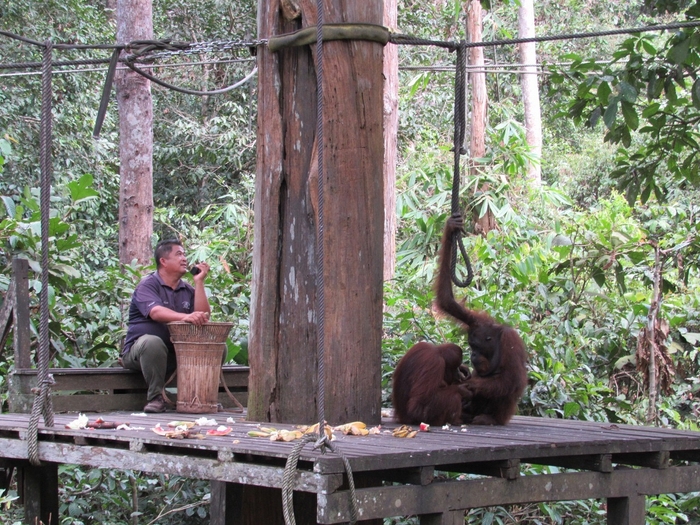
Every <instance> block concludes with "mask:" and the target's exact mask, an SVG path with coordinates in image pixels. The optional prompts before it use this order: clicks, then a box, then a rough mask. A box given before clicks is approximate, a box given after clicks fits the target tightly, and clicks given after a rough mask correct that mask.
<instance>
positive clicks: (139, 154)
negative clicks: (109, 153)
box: [115, 0, 153, 264]
mask: <svg viewBox="0 0 700 525" xmlns="http://www.w3.org/2000/svg"><path fill="white" fill-rule="evenodd" d="M152 38H153V17H152V6H151V0H117V42H119V43H121V44H125V43H128V42H132V41H134V40H151V39H152ZM115 85H116V88H117V103H118V105H119V164H120V168H119V170H120V171H119V175H120V185H119V261H120V262H121V263H122V264H129V263H131V261H133V260H134V259H136V260H137V261H138V262H139V263H141V264H148V263H150V262H152V259H153V253H152V249H151V234H152V233H153V103H152V100H151V83H150V81H149V80H147V79H145V78H144V77H142V76H141V75H139V74H137V73H134V72H133V71H131V70H120V71H117V74H116V76H115Z"/></svg>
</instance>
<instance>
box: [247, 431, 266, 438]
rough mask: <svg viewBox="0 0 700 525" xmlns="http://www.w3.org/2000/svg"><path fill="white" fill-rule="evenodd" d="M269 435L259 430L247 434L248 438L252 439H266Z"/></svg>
mask: <svg viewBox="0 0 700 525" xmlns="http://www.w3.org/2000/svg"><path fill="white" fill-rule="evenodd" d="M270 434H271V432H263V431H261V430H251V431H249V432H248V436H249V437H254V438H257V437H260V438H266V437H270Z"/></svg>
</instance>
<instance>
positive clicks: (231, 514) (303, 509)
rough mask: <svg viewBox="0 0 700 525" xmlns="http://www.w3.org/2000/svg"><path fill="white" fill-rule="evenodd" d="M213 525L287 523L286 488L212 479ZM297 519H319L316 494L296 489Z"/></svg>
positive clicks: (281, 524)
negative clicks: (284, 505)
mask: <svg viewBox="0 0 700 525" xmlns="http://www.w3.org/2000/svg"><path fill="white" fill-rule="evenodd" d="M211 489H212V493H211V497H212V501H211V524H212V525H259V524H261V523H265V524H266V525H284V513H283V510H282V490H281V489H277V488H271V487H258V486H255V485H243V484H240V483H226V482H221V481H216V482H214V481H212V486H211ZM293 506H294V516H295V519H296V522H297V523H309V524H310V523H316V495H315V494H312V493H310V492H294V503H293Z"/></svg>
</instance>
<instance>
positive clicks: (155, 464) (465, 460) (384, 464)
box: [0, 412, 700, 524]
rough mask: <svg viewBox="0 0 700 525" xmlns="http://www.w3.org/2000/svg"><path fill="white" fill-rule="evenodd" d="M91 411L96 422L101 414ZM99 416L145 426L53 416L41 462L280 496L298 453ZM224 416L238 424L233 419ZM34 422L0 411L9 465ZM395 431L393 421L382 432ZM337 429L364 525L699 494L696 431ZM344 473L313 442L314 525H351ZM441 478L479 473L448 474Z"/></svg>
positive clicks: (525, 426) (23, 453) (159, 419)
mask: <svg viewBox="0 0 700 525" xmlns="http://www.w3.org/2000/svg"><path fill="white" fill-rule="evenodd" d="M89 415H90V419H91V420H92V419H94V418H95V417H97V415H96V414H89ZM101 416H102V417H103V419H105V420H107V421H115V422H126V423H129V424H130V425H132V426H138V427H143V430H132V431H126V430H122V431H115V430H69V429H66V428H65V425H66V424H67V423H68V422H69V421H72V420H74V419H75V418H76V414H61V415H56V419H55V426H54V427H53V428H45V427H44V426H43V425H40V430H39V440H40V441H39V455H40V458H41V459H42V461H45V462H51V463H54V464H76V465H86V466H91V467H96V468H112V469H120V470H122V469H134V470H140V471H146V472H152V473H166V474H176V475H180V476H185V477H190V478H200V479H212V480H218V481H219V482H225V483H226V484H233V485H238V484H240V485H253V486H259V487H270V488H273V489H279V488H280V487H281V486H282V474H283V471H284V465H285V462H286V459H287V457H288V455H289V454H290V452H291V450H292V447H293V446H294V442H290V443H285V442H280V441H274V442H271V441H270V440H269V439H266V438H260V437H248V435H247V433H248V431H250V430H254V429H256V428H257V425H256V423H254V422H247V421H245V420H242V416H243V415H242V414H234V413H218V414H213V415H207V417H213V418H215V419H216V421H217V423H219V424H223V425H228V426H231V427H232V429H233V431H232V432H231V434H229V435H226V436H206V437H204V438H203V439H168V438H165V437H162V436H159V435H157V434H156V433H154V432H153V431H152V430H151V429H152V428H153V427H154V426H155V425H156V424H157V423H160V425H161V426H163V427H165V426H166V425H167V423H168V422H170V421H172V420H188V421H194V420H195V419H197V418H198V417H201V416H200V415H196V414H182V413H177V412H166V413H164V414H157V415H156V414H149V415H147V416H138V415H134V414H131V413H127V412H121V413H106V414H102V415H101ZM228 417H232V418H233V419H234V420H235V422H234V423H226V418H228ZM28 420H29V415H28V414H2V415H0V458H4V459H3V460H2V461H3V462H4V463H5V465H6V466H7V465H15V466H25V467H26V466H28V463H27V457H28V456H27V441H26V433H27V425H28ZM309 423H311V422H309ZM267 425H269V424H267ZM275 426H276V427H277V428H290V429H291V428H293V426H292V425H275ZM395 426H396V425H394V424H391V423H386V424H385V425H384V426H383V427H382V429H383V430H391V429H392V428H394V427H395ZM202 430H206V428H204V429H202ZM336 434H337V440H336V441H335V443H336V445H337V447H338V449H339V452H341V453H342V454H344V455H345V456H346V457H347V458H348V460H349V462H350V464H351V466H352V470H353V472H354V477H356V478H358V479H362V480H363V482H362V483H361V484H360V485H361V486H365V487H366V488H360V489H357V492H356V495H357V502H358V505H359V510H360V517H361V520H369V519H374V518H384V517H391V516H405V515H419V516H421V523H426V524H427V523H430V524H434V523H441V524H456V523H462V520H463V511H464V509H469V508H474V507H483V506H491V505H504V504H512V503H525V502H542V501H561V500H580V499H589V498H606V499H607V502H608V521H609V523H616V524H617V523H624V524H631V523H635V524H642V523H644V496H646V495H654V494H661V493H680V492H695V491H700V465H698V463H697V462H698V461H700V433H697V432H686V431H678V430H670V429H662V428H650V427H636V426H627V425H612V424H605V423H591V422H582V421H569V420H558V419H544V418H532V417H515V418H514V419H513V421H512V422H511V423H510V424H509V425H507V426H505V427H477V426H469V427H465V428H459V427H451V428H449V429H440V428H431V429H430V431H429V432H419V433H418V434H417V436H416V437H415V438H412V439H406V438H396V437H393V436H392V435H391V434H390V433H382V434H380V435H370V436H363V437H356V436H344V435H342V434H340V433H336ZM524 463H531V464H541V465H555V466H558V467H564V469H563V470H561V471H559V472H557V469H555V470H554V472H555V473H552V474H546V475H527V476H526V475H521V471H520V467H521V464H524ZM568 469H575V470H568ZM344 472H345V469H344V466H343V463H342V460H341V458H340V456H338V455H335V454H332V453H326V454H320V453H319V452H318V451H315V450H313V449H312V445H311V444H308V445H307V446H306V447H305V448H304V449H303V450H302V453H301V456H300V460H299V464H298V473H297V476H296V482H295V483H296V485H295V490H296V491H300V492H305V493H310V494H312V495H315V496H316V511H317V514H316V516H317V517H316V519H317V522H318V523H323V524H326V523H327V524H330V523H341V522H346V521H348V520H349V501H350V500H349V491H348V489H347V479H346V477H345V474H344ZM445 472H449V473H464V474H479V475H481V476H483V477H474V476H445V475H442V474H443V473H445ZM438 473H440V474H441V475H437V474H438ZM273 503H276V502H273ZM214 504H215V502H214V501H212V505H214ZM216 504H219V505H224V504H225V502H224V501H221V502H218V503H216ZM279 505H280V506H281V500H280V503H279ZM221 513H222V514H220V515H225V514H226V513H225V512H224V511H221ZM212 516H213V514H212ZM218 519H221V520H222V521H219V522H220V523H224V522H225V521H223V518H218ZM212 523H214V521H212ZM227 523H231V522H230V521H227Z"/></svg>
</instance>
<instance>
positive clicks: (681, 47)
mask: <svg viewBox="0 0 700 525" xmlns="http://www.w3.org/2000/svg"><path fill="white" fill-rule="evenodd" d="M689 50H690V38H686V39H685V40H683V41H682V42H678V43H677V44H676V45H674V46H673V47H672V48H671V49H669V51H668V58H669V59H670V60H671V61H672V62H673V63H675V64H683V63H685V60H686V59H687V58H688V51H689Z"/></svg>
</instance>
